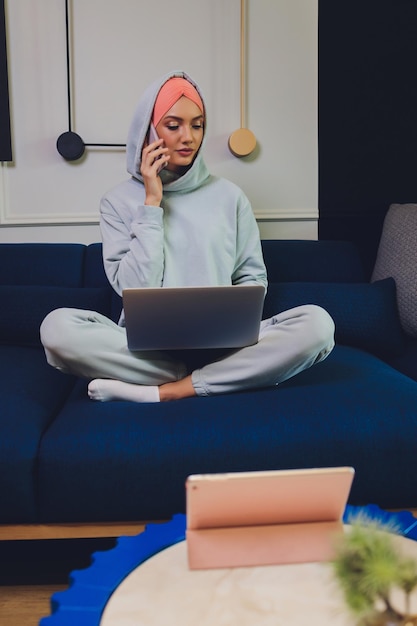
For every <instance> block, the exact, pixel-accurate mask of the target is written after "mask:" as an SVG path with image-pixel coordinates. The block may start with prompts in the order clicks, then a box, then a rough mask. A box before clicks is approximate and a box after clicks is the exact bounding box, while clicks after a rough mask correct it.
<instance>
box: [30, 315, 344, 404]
mask: <svg viewBox="0 0 417 626" xmlns="http://www.w3.org/2000/svg"><path fill="white" fill-rule="evenodd" d="M40 333H41V341H42V344H43V346H44V348H45V353H46V358H47V360H48V363H49V364H50V365H52V366H53V367H56V368H57V369H59V370H62V371H63V372H67V373H71V374H75V375H77V376H83V377H85V378H110V379H114V380H122V381H125V382H129V383H135V384H138V385H161V384H163V383H166V382H172V381H176V380H180V379H182V378H184V377H185V376H186V375H187V373H188V372H187V368H186V366H185V364H184V363H182V362H180V361H178V360H175V359H174V358H172V356H170V355H169V354H168V353H164V352H155V351H152V352H131V351H130V350H129V349H128V347H127V341H126V331H125V329H124V328H123V327H121V326H118V325H117V324H115V323H114V322H112V321H111V320H109V319H108V318H107V317H105V316H104V315H101V314H100V313H95V312H94V311H84V310H81V309H69V308H63V309H56V310H55V311H52V312H51V313H49V315H47V317H46V318H45V319H44V321H43V322H42V325H41V329H40ZM333 346H334V323H333V320H332V318H331V317H330V315H329V314H328V313H327V312H326V311H325V310H324V309H322V308H320V307H318V306H315V305H305V306H299V307H296V308H294V309H290V310H288V311H284V312H283V313H279V314H278V315H274V316H273V317H271V318H269V319H267V320H264V321H262V322H261V326H260V331H259V340H258V343H256V344H255V345H253V346H249V347H247V348H241V349H240V350H233V351H230V352H227V353H226V355H225V356H223V357H222V358H220V360H217V361H214V362H212V363H209V364H207V365H204V366H203V367H201V368H200V369H195V370H194V371H193V372H192V383H193V386H194V389H195V392H196V394H197V395H199V396H207V395H212V394H220V393H228V392H233V391H241V390H244V389H249V388H257V387H269V386H273V385H277V384H279V383H280V382H283V381H284V380H287V379H288V378H290V377H291V376H294V375H295V374H298V373H299V372H301V371H303V370H304V369H306V368H308V367H310V366H311V365H313V364H314V363H318V362H319V361H322V360H323V359H324V358H326V356H327V355H328V354H329V353H330V352H331V350H332V348H333Z"/></svg>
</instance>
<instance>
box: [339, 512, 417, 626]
mask: <svg viewBox="0 0 417 626" xmlns="http://www.w3.org/2000/svg"><path fill="white" fill-rule="evenodd" d="M393 532H396V529H395V528H394V527H392V526H391V527H389V526H387V525H383V524H381V523H379V522H376V521H375V520H370V519H367V518H366V517H364V516H361V515H360V516H358V517H356V518H355V519H353V520H352V521H351V524H350V528H349V529H348V530H347V532H346V533H345V534H344V536H343V538H342V539H341V540H340V542H338V543H337V545H336V555H335V559H334V561H333V569H334V572H335V575H336V578H337V580H338V582H339V584H340V587H341V589H342V591H343V593H344V597H345V601H346V604H347V606H348V607H349V609H350V610H351V611H352V612H353V614H354V615H355V616H356V618H357V624H358V626H414V625H417V616H415V615H414V616H413V615H410V594H411V592H412V591H413V589H414V588H415V587H416V586H417V562H416V561H415V560H414V559H411V558H409V557H407V556H403V555H402V554H401V552H400V550H399V549H398V548H397V546H396V545H395V543H394V540H393V539H394V538H393ZM396 588H397V589H400V590H402V592H403V594H404V596H403V597H404V602H403V607H400V608H399V607H397V606H395V607H394V606H393V604H392V593H393V591H394V589H396Z"/></svg>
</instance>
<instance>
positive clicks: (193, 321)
mask: <svg viewBox="0 0 417 626" xmlns="http://www.w3.org/2000/svg"><path fill="white" fill-rule="evenodd" d="M264 294H265V290H264V288H263V286H262V285H233V286H223V287H157V288H138V289H124V290H123V307H124V313H125V323H126V332H127V343H128V347H129V350H184V349H195V348H242V347H244V346H249V345H252V344H254V343H256V342H257V341H258V335H259V324H260V321H261V317H262V309H263V301H264Z"/></svg>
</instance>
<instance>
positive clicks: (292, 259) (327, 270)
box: [262, 239, 366, 283]
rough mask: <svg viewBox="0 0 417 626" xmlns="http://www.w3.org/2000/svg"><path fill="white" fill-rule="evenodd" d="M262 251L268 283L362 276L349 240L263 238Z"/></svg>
mask: <svg viewBox="0 0 417 626" xmlns="http://www.w3.org/2000/svg"><path fill="white" fill-rule="evenodd" d="M262 251H263V255H264V260H265V264H266V267H267V270H268V280H269V281H270V282H272V283H273V282H284V281H285V282H288V281H296V280H297V281H298V280H302V281H309V282H310V281H313V282H318V281H320V282H343V283H352V282H361V281H364V280H366V278H365V274H364V269H363V266H362V261H361V258H360V255H359V251H358V250H357V248H356V246H355V245H354V244H353V243H352V242H350V241H313V240H311V241H310V240H285V239H284V240H272V239H271V240H269V239H264V240H263V241H262Z"/></svg>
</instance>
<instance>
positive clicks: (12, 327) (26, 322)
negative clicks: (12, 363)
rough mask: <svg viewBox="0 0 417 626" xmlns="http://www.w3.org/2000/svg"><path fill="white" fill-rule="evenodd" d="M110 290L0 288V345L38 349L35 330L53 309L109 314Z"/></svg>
mask: <svg viewBox="0 0 417 626" xmlns="http://www.w3.org/2000/svg"><path fill="white" fill-rule="evenodd" d="M110 299H111V290H110V289H108V288H105V287H102V288H76V287H74V288H72V287H45V286H33V285H27V286H13V285H0V301H1V303H2V306H1V307H0V343H2V344H15V345H26V346H39V345H40V338H39V327H40V325H41V323H42V320H43V319H44V318H45V316H46V315H47V314H48V313H49V312H50V311H53V310H54V309H57V308H61V307H73V308H78V309H91V310H93V311H97V312H99V313H103V314H104V315H109V313H110Z"/></svg>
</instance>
